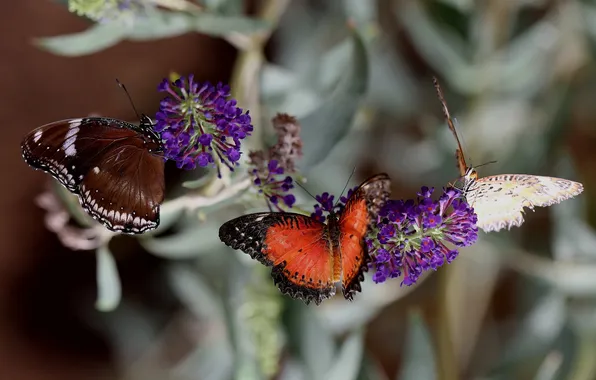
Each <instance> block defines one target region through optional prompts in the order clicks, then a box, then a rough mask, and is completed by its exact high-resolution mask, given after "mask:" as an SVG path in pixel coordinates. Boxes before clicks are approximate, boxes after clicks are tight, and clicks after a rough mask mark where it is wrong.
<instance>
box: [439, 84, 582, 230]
mask: <svg viewBox="0 0 596 380" xmlns="http://www.w3.org/2000/svg"><path fill="white" fill-rule="evenodd" d="M434 83H435V88H436V90H437V94H438V97H439V100H440V101H441V104H442V106H443V113H444V114H445V118H446V119H447V125H448V126H449V129H450V130H451V132H452V134H453V136H454V137H455V140H456V141H457V150H456V152H455V158H456V160H457V167H458V169H459V172H460V176H461V178H462V179H463V186H462V189H461V190H462V192H463V196H464V197H465V198H466V201H467V202H468V204H469V205H470V206H472V207H473V208H474V212H475V213H476V215H477V216H478V221H477V226H478V227H479V228H481V229H483V230H484V231H485V232H491V231H495V232H496V231H499V230H501V229H503V228H507V229H510V228H511V227H513V226H516V227H519V226H521V225H522V223H523V222H524V217H523V213H524V208H528V209H530V210H533V209H534V207H536V206H539V207H547V206H551V205H553V204H556V203H559V202H561V201H564V200H566V199H569V198H572V197H574V196H576V195H579V194H580V193H581V192H582V191H583V189H584V188H583V185H582V184H581V183H579V182H575V181H570V180H567V179H563V178H556V177H546V176H537V175H530V174H499V175H494V176H489V177H482V178H478V172H477V171H476V169H475V168H473V167H471V166H469V165H468V164H467V163H466V159H465V156H464V153H463V148H462V144H461V142H460V140H459V137H458V134H457V130H456V128H455V125H454V123H453V121H452V119H451V115H450V113H449V110H448V108H447V102H446V101H445V99H444V97H443V93H442V91H441V89H440V87H439V84H438V82H437V80H436V78H435V79H434Z"/></svg>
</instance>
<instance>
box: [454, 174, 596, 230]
mask: <svg viewBox="0 0 596 380" xmlns="http://www.w3.org/2000/svg"><path fill="white" fill-rule="evenodd" d="M583 190H584V187H583V185H582V184H581V183H578V182H573V181H569V180H566V179H562V178H554V177H541V176H536V175H524V174H501V175H496V176H491V177H485V178H480V179H478V180H477V181H474V183H473V184H472V185H471V186H470V189H469V190H468V191H467V192H466V194H465V196H466V200H467V201H468V203H469V204H470V205H471V206H472V207H473V208H474V211H475V212H476V215H477V216H478V223H477V225H478V228H481V229H483V230H484V231H485V232H491V231H499V230H501V229H503V228H505V227H507V229H510V228H511V227H512V226H518V227H519V226H521V225H522V223H523V222H524V217H523V211H524V207H527V208H529V209H531V210H533V209H534V207H535V206H542V207H546V206H550V205H553V204H555V203H559V202H561V201H564V200H565V199H568V198H571V197H574V196H576V195H578V194H580V193H581V192H582V191H583Z"/></svg>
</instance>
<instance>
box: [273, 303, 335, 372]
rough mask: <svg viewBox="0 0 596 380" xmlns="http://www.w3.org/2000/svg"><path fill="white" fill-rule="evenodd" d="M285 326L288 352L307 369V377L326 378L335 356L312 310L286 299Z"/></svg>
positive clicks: (328, 339) (317, 317) (333, 346)
mask: <svg viewBox="0 0 596 380" xmlns="http://www.w3.org/2000/svg"><path fill="white" fill-rule="evenodd" d="M285 302H286V305H287V306H286V319H287V320H286V325H287V328H288V343H289V344H290V348H291V350H292V351H293V352H294V353H295V354H296V355H297V356H298V357H299V358H300V359H301V360H302V363H303V364H304V366H305V367H306V368H305V370H306V378H307V379H312V380H322V379H326V374H327V373H328V371H329V370H330V369H331V365H332V363H333V360H334V359H333V358H334V356H335V343H334V341H333V337H332V336H331V333H330V331H329V329H327V328H326V327H325V325H324V324H323V322H322V321H321V319H320V317H319V315H318V314H317V313H316V312H315V310H314V309H313V308H311V307H309V306H307V305H305V304H303V303H302V302H301V301H298V300H292V299H286V300H285Z"/></svg>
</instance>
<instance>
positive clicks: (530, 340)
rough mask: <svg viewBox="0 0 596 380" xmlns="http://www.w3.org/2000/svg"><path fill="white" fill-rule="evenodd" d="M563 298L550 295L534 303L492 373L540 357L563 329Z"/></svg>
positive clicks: (557, 295) (553, 292)
mask: <svg viewBox="0 0 596 380" xmlns="http://www.w3.org/2000/svg"><path fill="white" fill-rule="evenodd" d="M565 321H566V311H565V298H564V296H563V295H561V294H560V293H558V292H556V291H552V292H550V293H549V294H547V295H546V296H543V298H542V299H541V300H540V301H539V302H538V303H537V305H536V306H535V307H534V309H533V310H532V311H531V312H530V313H529V314H528V316H527V317H526V318H525V319H524V320H523V321H522V323H521V326H520V328H519V333H518V334H516V335H514V338H513V339H512V340H511V342H509V343H508V344H507V346H508V347H506V348H504V349H503V355H502V357H501V358H500V359H499V360H498V361H497V363H496V366H495V369H502V368H504V367H506V366H510V365H512V364H513V363H516V362H518V361H520V360H521V361H523V360H528V359H530V358H531V357H535V356H538V355H540V354H541V353H544V354H546V352H543V351H545V350H548V348H549V347H550V346H551V345H552V344H553V342H554V341H555V340H556V339H557V337H558V336H559V334H560V333H561V330H562V329H563V327H564V326H565Z"/></svg>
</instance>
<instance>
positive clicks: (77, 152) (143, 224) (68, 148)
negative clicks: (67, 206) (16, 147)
mask: <svg viewBox="0 0 596 380" xmlns="http://www.w3.org/2000/svg"><path fill="white" fill-rule="evenodd" d="M21 151H22V155H23V158H24V160H25V162H27V164H29V165H30V166H31V167H33V168H35V169H39V170H42V171H45V172H47V173H49V174H50V175H52V176H53V177H54V178H55V179H56V180H58V182H60V183H61V184H62V185H63V186H64V187H66V188H67V189H68V190H69V191H71V192H72V193H74V194H76V195H78V197H79V201H80V203H81V205H82V207H83V208H84V209H85V211H87V212H88V213H89V214H90V215H91V216H92V217H93V218H95V219H97V220H98V221H100V222H101V223H102V224H104V225H105V226H106V227H107V228H108V229H110V230H112V231H117V232H123V233H129V234H136V233H142V232H145V231H148V230H151V229H154V228H156V227H157V226H158V225H159V206H160V203H161V202H162V201H163V198H164V177H163V169H164V159H163V157H162V151H163V147H162V144H161V140H160V138H159V136H158V135H157V134H156V133H155V132H154V131H153V129H152V126H151V120H150V119H149V118H148V117H143V118H142V120H141V125H140V126H136V125H134V124H131V123H128V122H125V121H122V120H118V119H112V118H104V117H88V118H78V119H67V120H62V121H57V122H53V123H50V124H46V125H44V126H42V127H39V128H37V129H34V130H33V131H31V132H30V133H29V134H28V135H27V136H26V137H25V139H24V140H23V142H22V144H21Z"/></svg>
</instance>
